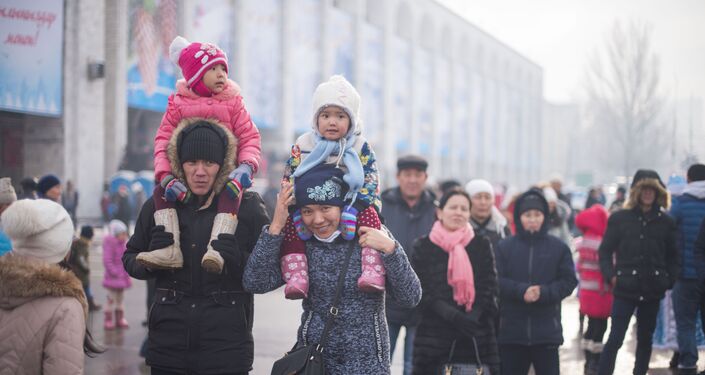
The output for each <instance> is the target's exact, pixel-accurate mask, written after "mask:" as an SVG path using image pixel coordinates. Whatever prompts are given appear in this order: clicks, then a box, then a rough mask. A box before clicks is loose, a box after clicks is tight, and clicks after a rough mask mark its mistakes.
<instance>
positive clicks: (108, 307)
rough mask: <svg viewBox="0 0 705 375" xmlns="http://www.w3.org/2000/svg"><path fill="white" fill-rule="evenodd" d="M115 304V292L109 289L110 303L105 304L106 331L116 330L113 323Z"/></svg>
mask: <svg viewBox="0 0 705 375" xmlns="http://www.w3.org/2000/svg"><path fill="white" fill-rule="evenodd" d="M114 302H115V298H114V296H113V290H112V289H108V303H106V304H105V312H104V313H105V322H103V328H104V329H106V330H111V329H115V322H114V321H113V304H114Z"/></svg>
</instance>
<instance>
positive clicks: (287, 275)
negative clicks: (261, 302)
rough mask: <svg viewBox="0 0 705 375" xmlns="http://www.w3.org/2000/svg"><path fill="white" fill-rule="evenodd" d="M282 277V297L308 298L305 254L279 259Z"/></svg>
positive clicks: (285, 256)
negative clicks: (283, 285) (284, 283)
mask: <svg viewBox="0 0 705 375" xmlns="http://www.w3.org/2000/svg"><path fill="white" fill-rule="evenodd" d="M281 268H282V276H283V277H284V281H285V282H286V287H284V297H286V298H287V299H302V298H306V297H308V260H307V259H306V254H288V255H284V256H283V257H282V258H281Z"/></svg>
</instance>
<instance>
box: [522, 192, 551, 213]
mask: <svg viewBox="0 0 705 375" xmlns="http://www.w3.org/2000/svg"><path fill="white" fill-rule="evenodd" d="M518 203H519V207H517V209H518V210H519V215H522V214H523V213H524V212H526V211H529V210H539V211H541V212H542V213H543V214H544V215H545V214H546V212H544V210H545V209H546V206H545V203H544V202H543V201H541V198H540V197H539V196H538V195H537V194H527V195H525V196H523V197H522V199H521V200H520V201H519V202H518Z"/></svg>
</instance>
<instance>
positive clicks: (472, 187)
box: [465, 178, 494, 198]
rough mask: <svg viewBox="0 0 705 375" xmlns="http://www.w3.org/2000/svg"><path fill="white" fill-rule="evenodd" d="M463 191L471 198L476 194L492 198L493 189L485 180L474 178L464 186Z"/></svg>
mask: <svg viewBox="0 0 705 375" xmlns="http://www.w3.org/2000/svg"><path fill="white" fill-rule="evenodd" d="M465 191H466V192H467V193H468V195H470V196H471V197H472V196H474V195H475V194H477V193H488V194H489V195H491V196H492V198H494V188H493V187H492V184H490V183H489V181H487V180H483V179H479V178H476V179H474V180H470V182H468V183H467V184H465Z"/></svg>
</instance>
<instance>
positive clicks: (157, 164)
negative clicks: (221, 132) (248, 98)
mask: <svg viewBox="0 0 705 375" xmlns="http://www.w3.org/2000/svg"><path fill="white" fill-rule="evenodd" d="M189 117H201V118H212V119H217V120H218V121H219V122H221V123H222V124H224V125H225V126H227V127H228V129H230V130H231V131H232V132H233V135H234V136H235V138H237V140H238V152H237V162H236V163H235V165H240V164H242V163H247V164H248V165H250V166H251V167H252V169H253V172H257V169H258V168H259V163H260V158H261V154H262V149H261V141H260V135H259V130H257V127H256V126H255V124H254V123H253V122H252V120H251V119H250V114H249V113H248V112H247V109H246V108H245V103H244V102H243V100H242V96H241V95H240V86H238V84H237V83H235V82H234V81H231V80H228V85H227V87H225V89H224V90H223V91H222V92H221V93H219V94H216V95H213V96H211V97H203V96H199V95H198V94H196V93H194V92H193V91H191V90H190V89H189V88H188V87H187V86H186V81H184V80H183V79H180V80H179V81H177V82H176V94H172V95H171V96H170V97H169V104H168V105H167V108H166V113H164V117H163V118H162V123H161V124H160V125H159V130H157V136H156V137H155V138H154V173H155V176H156V178H157V182H159V181H161V180H162V179H163V178H164V176H166V175H168V174H170V173H171V168H170V166H169V159H168V158H167V154H166V148H167V145H168V144H169V140H170V139H171V135H172V133H173V132H174V129H176V127H177V125H178V124H179V122H180V121H181V120H182V119H185V118H189Z"/></svg>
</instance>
